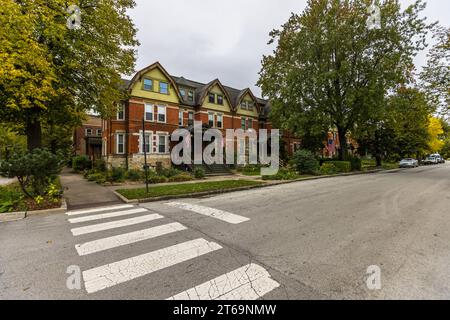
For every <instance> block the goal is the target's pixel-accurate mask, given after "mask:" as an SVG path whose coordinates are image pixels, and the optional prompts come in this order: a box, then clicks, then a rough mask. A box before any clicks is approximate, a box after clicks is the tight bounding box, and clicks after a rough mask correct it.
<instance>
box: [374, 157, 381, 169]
mask: <svg viewBox="0 0 450 320" xmlns="http://www.w3.org/2000/svg"><path fill="white" fill-rule="evenodd" d="M375 160H376V161H377V167H381V165H382V159H381V155H379V154H377V155H376V156H375Z"/></svg>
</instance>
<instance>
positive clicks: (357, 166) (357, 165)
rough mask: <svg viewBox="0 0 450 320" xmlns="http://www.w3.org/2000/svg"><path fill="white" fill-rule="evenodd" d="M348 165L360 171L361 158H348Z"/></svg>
mask: <svg viewBox="0 0 450 320" xmlns="http://www.w3.org/2000/svg"><path fill="white" fill-rule="evenodd" d="M350 165H351V169H352V171H361V170H362V160H361V158H357V157H351V158H350Z"/></svg>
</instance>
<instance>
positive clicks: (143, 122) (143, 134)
mask: <svg viewBox="0 0 450 320" xmlns="http://www.w3.org/2000/svg"><path fill="white" fill-rule="evenodd" d="M148 144H149V146H150V141H149V142H148ZM142 148H143V149H144V171H145V188H146V190H147V193H148V169H149V168H148V165H147V148H146V146H145V116H144V118H142Z"/></svg>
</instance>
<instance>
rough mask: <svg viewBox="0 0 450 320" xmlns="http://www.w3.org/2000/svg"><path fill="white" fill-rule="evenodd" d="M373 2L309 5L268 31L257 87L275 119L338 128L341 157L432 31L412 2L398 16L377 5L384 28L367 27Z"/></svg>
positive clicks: (394, 8)
mask: <svg viewBox="0 0 450 320" xmlns="http://www.w3.org/2000/svg"><path fill="white" fill-rule="evenodd" d="M371 3H372V1H371V0H364V1H361V0H358V1H356V0H345V1H342V0H309V1H308V5H307V7H306V9H305V11H304V12H303V13H302V14H292V16H291V17H290V19H289V20H288V22H286V23H285V24H284V25H283V27H282V28H281V30H274V31H272V32H271V40H270V42H269V44H272V43H277V47H276V49H275V51H274V53H273V54H272V55H268V56H264V57H263V61H262V69H261V71H260V79H259V81H258V85H259V86H260V87H261V88H262V91H263V95H265V96H267V97H268V98H269V99H270V100H271V103H272V106H273V109H274V112H273V115H274V116H275V117H282V119H283V120H287V123H288V126H289V127H290V128H291V129H293V130H295V131H297V132H298V128H297V127H296V126H297V125H296V124H298V123H300V124H302V125H303V124H305V125H307V123H308V120H311V121H319V120H320V121H321V122H322V125H323V126H327V127H328V128H336V130H337V131H338V134H339V139H340V142H341V149H340V159H341V160H343V159H344V156H345V155H346V154H347V150H348V145H347V139H346V134H347V133H348V132H349V131H353V129H354V127H355V124H357V123H358V122H364V121H366V120H367V119H370V118H371V117H373V114H376V113H378V112H379V110H378V109H379V104H380V101H383V99H384V96H385V94H386V93H387V92H388V91H389V90H392V89H394V88H396V87H397V86H398V85H399V83H406V82H407V81H408V80H409V79H411V75H412V71H413V69H414V65H413V58H414V55H415V53H417V52H418V51H419V50H421V49H422V48H424V46H425V37H426V33H427V31H428V30H429V29H430V28H431V26H429V25H427V24H426V23H425V21H424V20H423V19H420V18H419V17H418V14H419V13H420V11H422V10H423V9H424V7H425V4H424V3H423V2H422V1H417V2H415V3H414V4H413V5H411V6H409V7H408V8H407V9H406V10H405V11H401V7H400V3H399V1H398V0H387V1H383V3H380V1H376V4H377V5H378V6H379V8H380V9H381V29H374V30H370V28H368V27H367V19H368V7H369V5H370V4H371Z"/></svg>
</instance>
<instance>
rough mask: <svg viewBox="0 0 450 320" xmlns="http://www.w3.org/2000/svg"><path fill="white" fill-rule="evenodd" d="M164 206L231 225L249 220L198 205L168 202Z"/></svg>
mask: <svg viewBox="0 0 450 320" xmlns="http://www.w3.org/2000/svg"><path fill="white" fill-rule="evenodd" d="M166 205H168V206H171V207H175V208H180V209H183V210H188V211H193V212H196V213H199V214H202V215H204V216H208V217H212V218H216V219H219V220H222V221H225V222H228V223H232V224H238V223H242V222H245V221H249V220H250V219H249V218H246V217H243V216H239V215H237V214H234V213H231V212H227V211H223V210H219V209H214V208H209V207H204V206H199V205H195V204H190V203H183V202H169V203H166Z"/></svg>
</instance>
